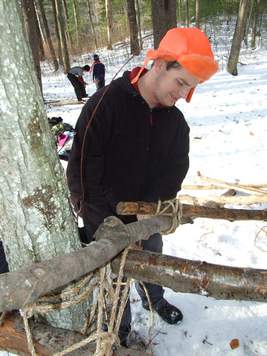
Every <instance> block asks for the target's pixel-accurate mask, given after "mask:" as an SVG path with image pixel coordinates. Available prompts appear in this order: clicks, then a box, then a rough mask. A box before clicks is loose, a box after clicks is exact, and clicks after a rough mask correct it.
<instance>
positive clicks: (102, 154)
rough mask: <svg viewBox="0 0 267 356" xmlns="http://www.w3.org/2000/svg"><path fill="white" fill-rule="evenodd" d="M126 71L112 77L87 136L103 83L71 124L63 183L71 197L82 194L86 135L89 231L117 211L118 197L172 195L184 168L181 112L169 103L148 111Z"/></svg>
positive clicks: (186, 134) (186, 132) (186, 131)
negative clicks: (70, 147)
mask: <svg viewBox="0 0 267 356" xmlns="http://www.w3.org/2000/svg"><path fill="white" fill-rule="evenodd" d="M129 74H130V73H129V72H125V73H124V75H123V77H121V78H119V79H116V80H114V81H113V82H111V84H110V87H109V89H108V91H107V92H106V94H105V95H104V98H103V100H102V101H101V104H100V105H99V107H98V109H97V111H96V114H95V116H94V119H93V121H92V124H91V126H90V128H89V130H87V134H86V137H84V134H85V130H86V126H87V124H88V121H89V120H90V117H91V114H92V111H93V109H94V108H95V106H96V105H97V103H98V101H99V99H100V98H101V96H102V94H103V91H104V89H105V88H103V89H102V90H99V91H98V92H96V93H95V94H94V95H93V96H92V98H90V100H88V102H87V103H86V105H85V106H84V108H83V110H82V112H81V114H80V117H79V119H78V121H77V124H76V128H75V130H76V134H75V138H74V143H73V147H72V152H71V155H70V159H69V163H68V167H67V179H68V185H69V189H70V192H71V195H72V198H73V200H76V201H77V200H79V199H81V196H82V192H81V190H82V189H81V173H80V172H81V169H80V167H81V149H82V143H83V140H85V143H84V153H83V162H82V168H83V169H82V172H83V179H82V181H83V190H84V202H83V204H82V210H81V215H82V217H83V219H84V221H85V223H87V224H90V225H91V227H92V229H93V230H94V231H95V230H96V228H97V227H98V225H99V224H100V223H101V222H102V221H103V219H104V218H105V217H107V216H109V215H116V212H115V207H116V204H117V203H118V202H119V201H139V200H143V201H155V202H156V201H158V199H161V200H166V199H171V198H174V197H175V196H176V194H177V192H178V191H179V190H180V189H181V184H182V181H183V179H184V177H185V175H186V173H187V171H188V167H189V159H188V152H189V127H188V125H187V123H186V121H185V119H184V117H183V114H182V113H181V111H180V110H178V109H177V108H176V107H174V106H173V107H168V108H163V107H161V108H154V109H152V110H151V109H150V108H149V106H148V105H147V103H146V102H145V100H144V99H143V97H142V96H140V94H139V93H138V92H137V91H136V90H135V89H134V87H133V86H132V85H131V83H130V80H129ZM120 218H121V217H120ZM122 220H123V221H124V222H125V223H127V222H130V221H134V219H133V218H130V217H128V218H127V217H124V218H122Z"/></svg>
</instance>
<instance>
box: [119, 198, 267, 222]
mask: <svg viewBox="0 0 267 356" xmlns="http://www.w3.org/2000/svg"><path fill="white" fill-rule="evenodd" d="M116 210H117V213H118V214H119V215H138V214H140V215H146V214H147V215H155V213H156V211H157V204H156V203H146V202H121V203H119V204H118V205H117V209H116ZM181 212H182V220H183V219H186V218H210V219H224V220H229V221H235V220H267V210H266V209H265V210H245V209H226V208H221V207H207V206H195V205H190V204H181ZM171 213H172V208H171V206H170V207H169V208H167V210H166V212H165V213H164V214H165V215H166V214H169V215H170V214H171Z"/></svg>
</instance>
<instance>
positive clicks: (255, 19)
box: [250, 0, 260, 49]
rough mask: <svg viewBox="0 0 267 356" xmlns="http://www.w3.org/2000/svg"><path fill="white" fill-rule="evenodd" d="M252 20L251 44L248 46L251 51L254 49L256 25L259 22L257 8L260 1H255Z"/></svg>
mask: <svg viewBox="0 0 267 356" xmlns="http://www.w3.org/2000/svg"><path fill="white" fill-rule="evenodd" d="M254 2H255V6H254V13H253V20H252V30H251V43H250V46H251V48H252V49H255V48H256V37H257V24H258V20H259V7H260V0H255V1H254Z"/></svg>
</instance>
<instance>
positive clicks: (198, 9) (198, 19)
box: [195, 0, 200, 28]
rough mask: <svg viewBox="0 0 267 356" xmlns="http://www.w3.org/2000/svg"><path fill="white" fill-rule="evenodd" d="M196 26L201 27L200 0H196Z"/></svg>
mask: <svg viewBox="0 0 267 356" xmlns="http://www.w3.org/2000/svg"><path fill="white" fill-rule="evenodd" d="M195 10H196V27H198V28H200V0H196V6H195Z"/></svg>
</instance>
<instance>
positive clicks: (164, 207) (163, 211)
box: [155, 199, 183, 235]
mask: <svg viewBox="0 0 267 356" xmlns="http://www.w3.org/2000/svg"><path fill="white" fill-rule="evenodd" d="M169 210H171V211H170V212H169ZM155 215H165V216H169V217H170V218H171V225H170V227H169V228H168V229H167V230H165V231H162V233H163V234H164V235H168V234H172V233H173V232H174V231H175V230H176V229H177V227H178V226H179V225H180V223H181V219H182V215H183V204H182V203H180V201H179V199H171V200H165V201H164V202H162V201H161V200H159V201H158V205H157V210H156V213H155Z"/></svg>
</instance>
